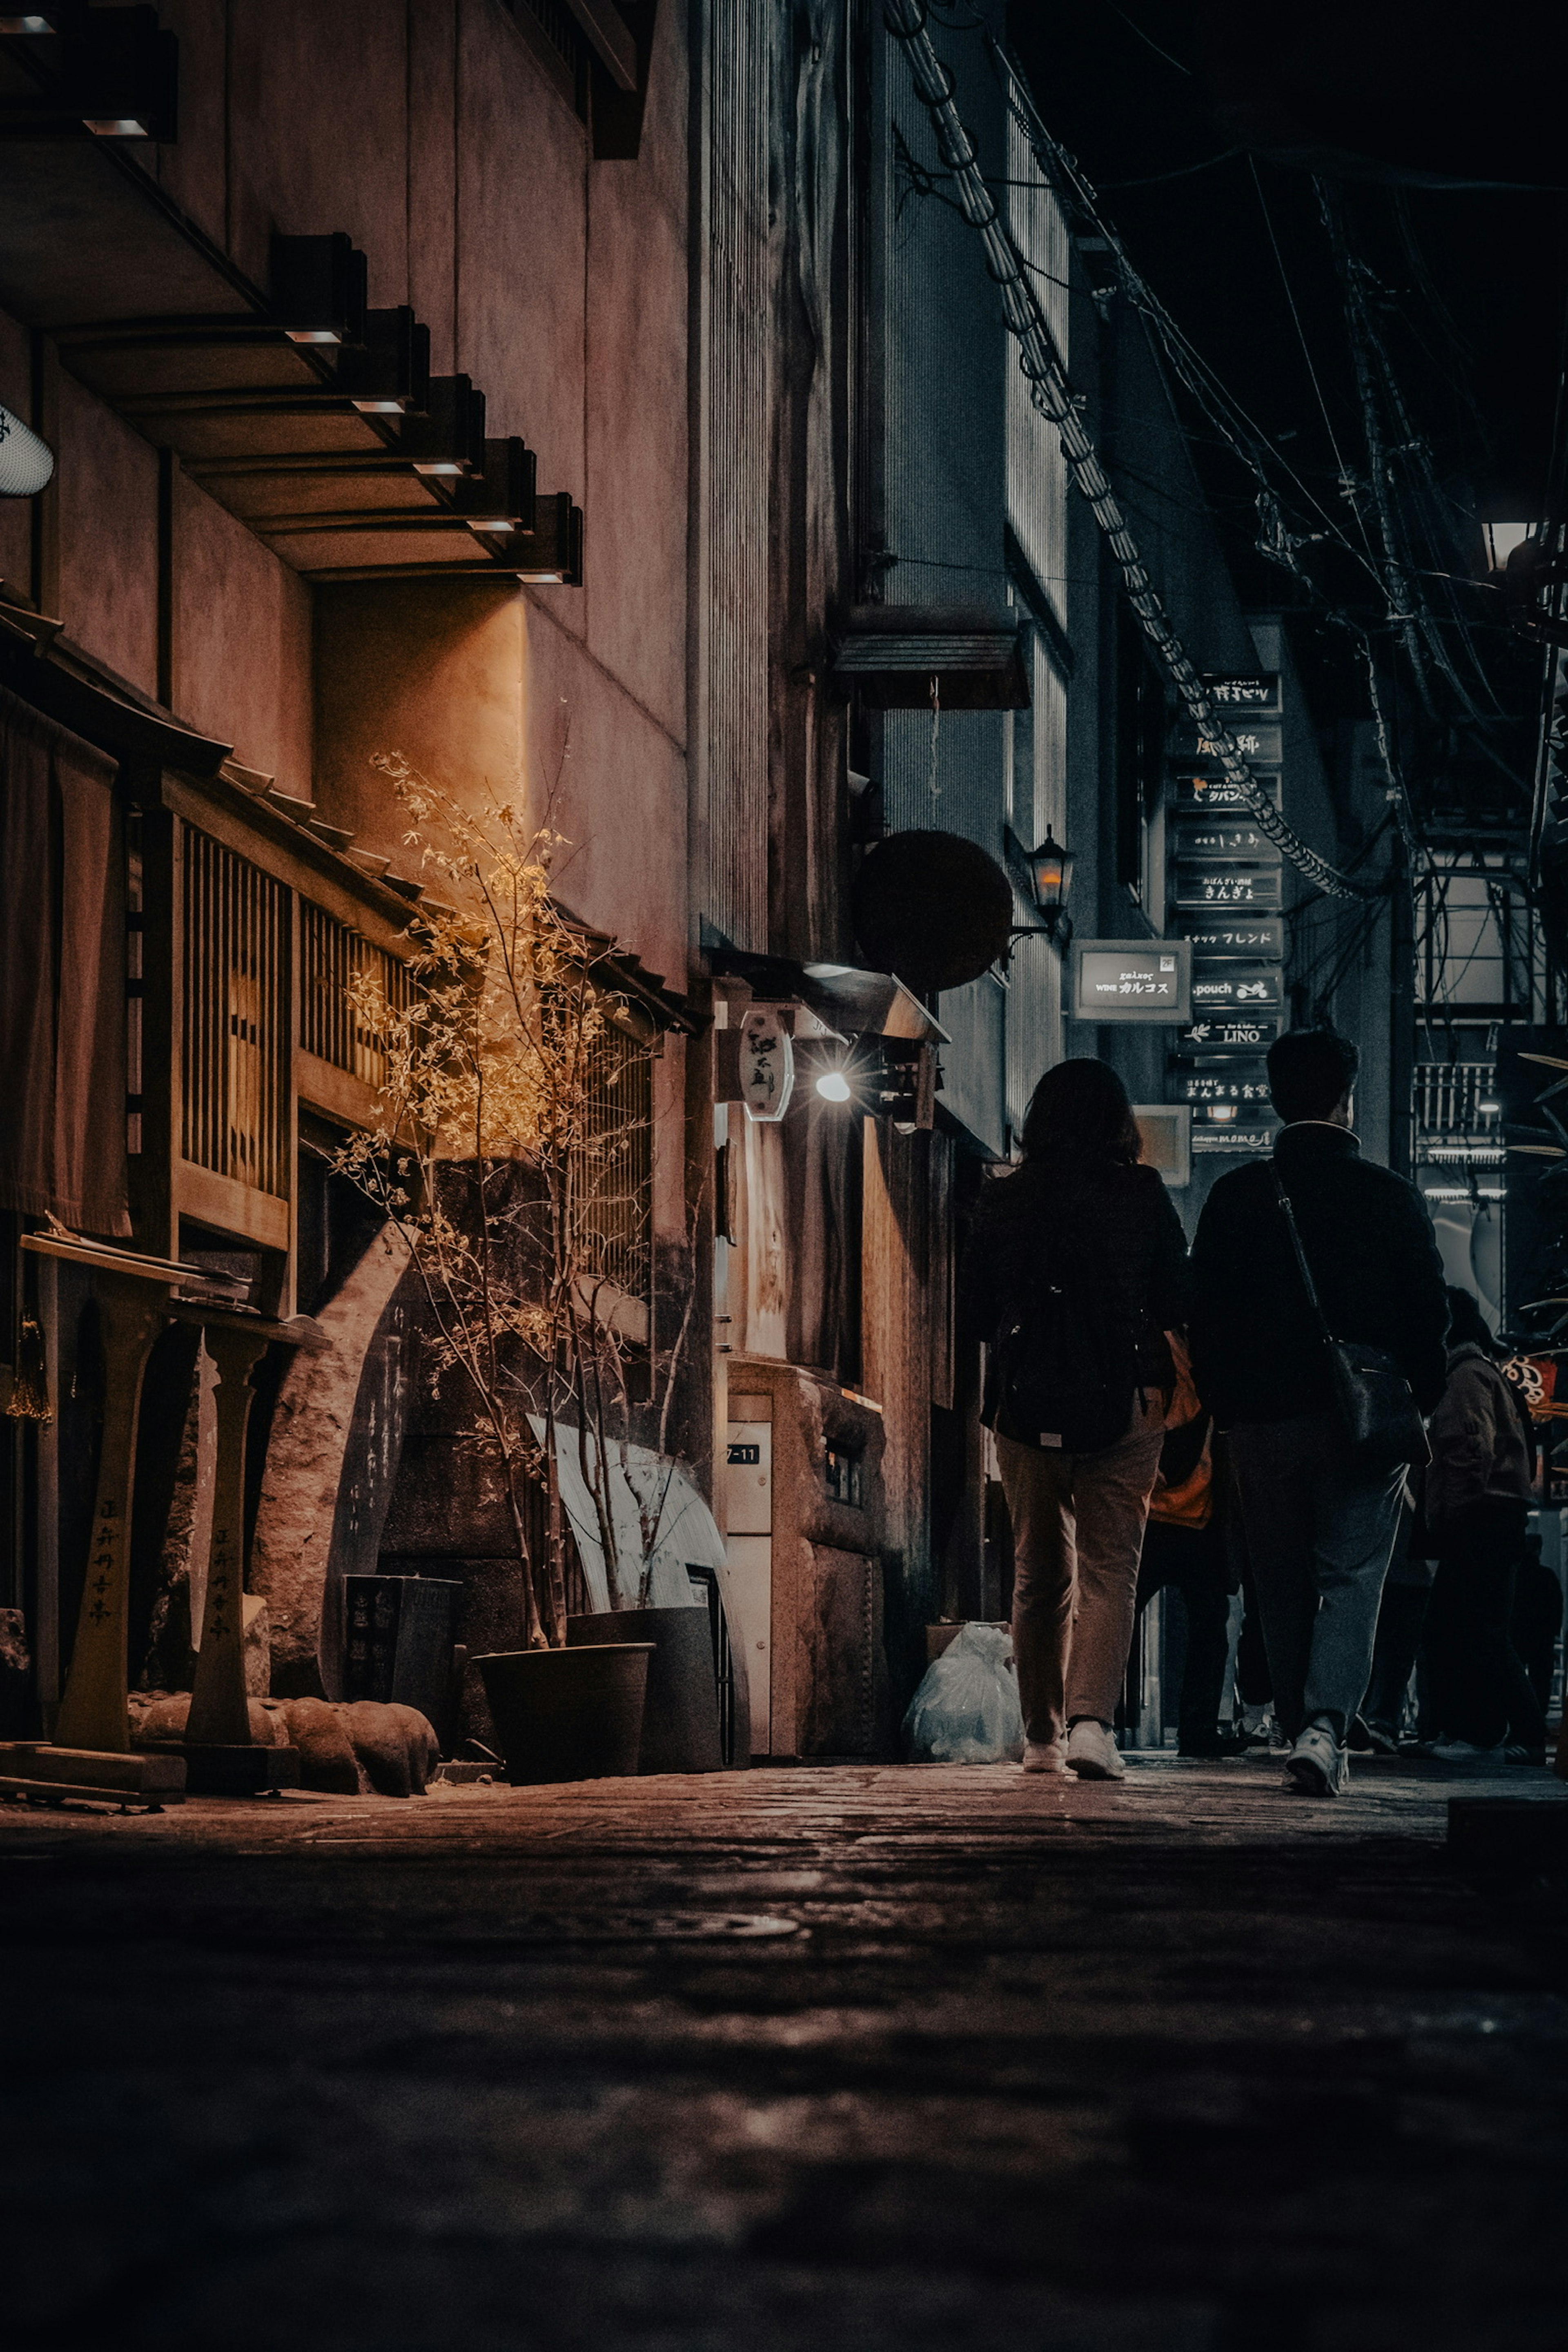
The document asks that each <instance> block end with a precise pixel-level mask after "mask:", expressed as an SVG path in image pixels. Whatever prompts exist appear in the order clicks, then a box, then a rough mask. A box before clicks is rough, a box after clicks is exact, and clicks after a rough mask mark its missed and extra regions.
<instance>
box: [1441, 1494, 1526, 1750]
mask: <svg viewBox="0 0 1568 2352" xmlns="http://www.w3.org/2000/svg"><path fill="white" fill-rule="evenodd" d="M1524 1528H1525V1506H1524V1505H1523V1504H1522V1503H1508V1502H1502V1501H1498V1502H1483V1503H1478V1504H1474V1505H1472V1506H1471V1507H1470V1508H1469V1510H1468V1511H1467V1513H1466V1514H1465V1517H1464V1521H1463V1524H1462V1525H1457V1526H1456V1527H1454V1528H1452V1529H1451V1530H1449V1531H1447V1532H1446V1533H1445V1535H1444V1537H1443V1539H1442V1543H1441V1548H1440V1549H1439V1551H1438V1554H1437V1574H1436V1578H1435V1580H1434V1581H1433V1585H1432V1604H1431V1607H1430V1609H1429V1611H1428V1612H1427V1618H1426V1652H1427V1657H1428V1660H1429V1662H1430V1664H1431V1670H1432V1682H1433V1694H1432V1696H1433V1702H1434V1705H1435V1707H1436V1715H1437V1719H1438V1721H1439V1723H1440V1724H1441V1726H1442V1729H1443V1737H1444V1738H1446V1739H1465V1740H1468V1741H1470V1742H1471V1743H1472V1745H1473V1746H1475V1747H1477V1748H1496V1747H1498V1746H1500V1744H1501V1742H1502V1741H1503V1740H1504V1739H1505V1738H1507V1737H1508V1736H1509V1734H1510V1732H1511V1734H1512V1737H1513V1738H1514V1740H1515V1742H1516V1743H1517V1744H1518V1745H1519V1746H1520V1747H1521V1748H1544V1746H1545V1744H1546V1721H1545V1717H1543V1716H1542V1712H1541V1703H1540V1701H1539V1700H1538V1699H1537V1697H1536V1696H1535V1693H1534V1692H1533V1691H1532V1690H1531V1686H1530V1678H1529V1676H1528V1675H1526V1673H1525V1671H1524V1668H1523V1667H1522V1666H1521V1664H1520V1662H1519V1656H1518V1654H1517V1652H1516V1651H1515V1649H1514V1646H1513V1643H1512V1642H1511V1641H1510V1637H1509V1624H1510V1619H1511V1617H1512V1614H1513V1591H1514V1572H1515V1569H1516V1566H1517V1563H1518V1559H1519V1553H1520V1547H1521V1542H1522V1540H1523V1536H1524Z"/></svg>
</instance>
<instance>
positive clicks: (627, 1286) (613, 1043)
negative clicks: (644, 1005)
mask: <svg viewBox="0 0 1568 2352" xmlns="http://www.w3.org/2000/svg"><path fill="white" fill-rule="evenodd" d="M573 1160H574V1167H573V1176H574V1198H575V1206H576V1212H577V1225H578V1250H579V1255H580V1256H581V1259H582V1262H583V1265H584V1272H585V1273H586V1274H588V1276H590V1278H591V1279H593V1280H595V1281H601V1282H609V1283H613V1284H614V1285H615V1286H616V1288H617V1289H618V1290H622V1291H625V1292H626V1294H627V1296H628V1297H632V1298H638V1299H644V1300H647V1299H650V1298H651V1297H652V1293H653V1062H652V1059H651V1057H650V1055H649V1054H648V1051H647V1047H646V1046H645V1045H641V1044H639V1043H638V1042H637V1041H636V1040H634V1039H632V1038H630V1037H627V1036H626V1035H624V1034H622V1033H621V1032H620V1031H619V1030H616V1029H612V1030H610V1031H609V1032H608V1033H607V1034H605V1035H604V1036H603V1037H600V1038H598V1039H596V1040H595V1044H594V1045H593V1047H592V1049H591V1052H590V1055H589V1064H588V1075H587V1101H586V1104H585V1106H584V1139H583V1141H582V1143H581V1144H580V1146H579V1147H578V1149H577V1150H576V1151H575V1152H574V1155H573Z"/></svg>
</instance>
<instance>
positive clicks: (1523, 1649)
mask: <svg viewBox="0 0 1568 2352" xmlns="http://www.w3.org/2000/svg"><path fill="white" fill-rule="evenodd" d="M1562 1631H1563V1587H1562V1586H1561V1585H1560V1584H1559V1583H1558V1581H1557V1579H1556V1578H1555V1577H1554V1576H1553V1575H1552V1570H1550V1569H1549V1568H1548V1567H1546V1566H1545V1564H1544V1563H1543V1562H1542V1560H1541V1559H1537V1558H1534V1557H1532V1556H1531V1553H1530V1552H1528V1551H1527V1552H1526V1553H1525V1555H1524V1557H1523V1559H1521V1561H1520V1563H1519V1572H1518V1574H1517V1576H1516V1577H1515V1580H1514V1588H1513V1617H1512V1621H1511V1626H1510V1633H1511V1638H1512V1642H1513V1646H1514V1649H1515V1651H1516V1652H1517V1653H1518V1655H1519V1662H1520V1664H1521V1665H1522V1666H1523V1668H1524V1671H1525V1673H1526V1674H1527V1675H1529V1676H1530V1687H1531V1690H1532V1691H1533V1692H1534V1693H1535V1696H1536V1697H1537V1698H1538V1699H1539V1700H1540V1702H1541V1710H1542V1714H1544V1713H1545V1711H1546V1707H1547V1703H1548V1701H1549V1700H1550V1699H1551V1696H1552V1672H1553V1669H1554V1668H1555V1666H1556V1664H1557V1637H1558V1635H1559V1634H1560V1633H1562Z"/></svg>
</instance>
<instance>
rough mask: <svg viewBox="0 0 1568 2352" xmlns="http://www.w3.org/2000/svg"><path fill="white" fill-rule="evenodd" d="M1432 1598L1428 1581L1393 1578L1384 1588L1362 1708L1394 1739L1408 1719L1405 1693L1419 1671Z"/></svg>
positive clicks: (1373, 1721)
mask: <svg viewBox="0 0 1568 2352" xmlns="http://www.w3.org/2000/svg"><path fill="white" fill-rule="evenodd" d="M1430 1598H1431V1587H1430V1586H1429V1585H1426V1584H1394V1582H1392V1581H1390V1582H1389V1583H1387V1584H1385V1585H1384V1588H1383V1606H1382V1607H1381V1609H1379V1611H1378V1612H1377V1640H1376V1642H1375V1643H1373V1653H1372V1680H1371V1682H1369V1683H1368V1685H1367V1686H1366V1696H1365V1698H1364V1699H1363V1701H1362V1706H1361V1711H1362V1715H1363V1717H1364V1719H1365V1720H1366V1721H1367V1722H1368V1723H1369V1724H1371V1725H1372V1727H1373V1729H1374V1730H1376V1731H1382V1732H1385V1733H1386V1734H1387V1736H1388V1737H1389V1738H1391V1739H1396V1738H1398V1737H1399V1731H1400V1727H1401V1724H1402V1723H1403V1721H1404V1717H1405V1692H1406V1691H1407V1690H1408V1689H1409V1687H1410V1677H1411V1675H1413V1674H1414V1673H1415V1655H1416V1652H1417V1651H1418V1650H1419V1649H1420V1647H1421V1631H1422V1628H1423V1626H1424V1625H1425V1624H1426V1604H1427V1602H1428V1601H1429V1599H1430Z"/></svg>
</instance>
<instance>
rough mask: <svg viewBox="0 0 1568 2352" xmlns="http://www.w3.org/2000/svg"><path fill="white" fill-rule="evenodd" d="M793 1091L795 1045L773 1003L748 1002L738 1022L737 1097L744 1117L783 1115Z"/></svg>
mask: <svg viewBox="0 0 1568 2352" xmlns="http://www.w3.org/2000/svg"><path fill="white" fill-rule="evenodd" d="M794 1092H795V1046H794V1043H793V1041H792V1040H791V1037H790V1034H789V1031H788V1030H787V1029H786V1028H785V1027H784V1019H783V1016H782V1014H781V1013H780V1012H779V1009H778V1007H777V1006H776V1005H773V1004H753V1005H752V1006H751V1007H750V1008H749V1010H748V1012H747V1013H746V1016H745V1018H744V1020H743V1021H742V1024H741V1100H742V1102H743V1103H744V1104H745V1106H746V1117H747V1118H753V1119H756V1120H758V1121H759V1122H763V1123H767V1122H770V1121H773V1120H774V1119H781V1118H783V1117H784V1113H785V1111H786V1110H788V1108H789V1098H790V1097H791V1095H792V1094H793V1093H794Z"/></svg>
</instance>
